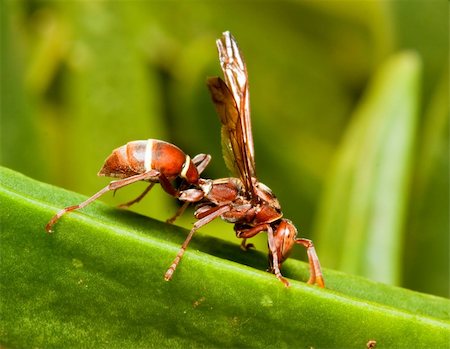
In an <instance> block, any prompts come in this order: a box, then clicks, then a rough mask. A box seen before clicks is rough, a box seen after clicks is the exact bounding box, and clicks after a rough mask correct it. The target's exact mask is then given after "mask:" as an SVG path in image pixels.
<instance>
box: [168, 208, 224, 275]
mask: <svg viewBox="0 0 450 349" xmlns="http://www.w3.org/2000/svg"><path fill="white" fill-rule="evenodd" d="M230 210H231V208H230V207H229V206H228V205H227V206H222V207H220V208H219V209H217V207H214V208H213V209H211V213H209V214H206V215H205V216H204V217H203V218H201V219H199V220H198V221H197V222H195V224H194V226H193V227H192V229H191V231H190V232H189V235H188V236H187V238H186V240H184V242H183V245H181V248H180V250H179V251H178V254H177V256H176V257H175V259H174V260H173V262H172V264H171V265H170V267H169V269H167V271H166V274H165V275H164V279H165V280H166V281H169V280H170V279H172V275H173V273H174V272H175V269H176V268H177V266H178V263H180V260H181V258H182V257H183V254H184V252H185V251H186V248H187V247H188V245H189V242H190V241H191V239H192V237H193V236H194V233H195V232H196V231H197V230H198V229H200V228H201V227H203V226H204V225H206V224H208V223H209V222H211V221H212V220H213V219H214V218H217V217H219V216H220V215H221V214H223V213H225V212H227V211H230Z"/></svg>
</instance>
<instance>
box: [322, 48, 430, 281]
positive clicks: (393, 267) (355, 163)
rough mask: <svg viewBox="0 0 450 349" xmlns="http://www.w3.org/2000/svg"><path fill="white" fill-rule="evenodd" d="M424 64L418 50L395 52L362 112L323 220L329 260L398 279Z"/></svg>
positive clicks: (332, 179) (341, 153)
mask: <svg viewBox="0 0 450 349" xmlns="http://www.w3.org/2000/svg"><path fill="white" fill-rule="evenodd" d="M420 70H421V69H420V60H419V58H418V57H417V55H415V54H414V53H411V52H406V53H402V54H398V55H396V56H394V57H392V58H391V59H390V60H388V61H387V62H386V63H385V65H383V66H382V68H381V69H380V71H379V72H378V74H377V75H376V76H375V78H374V80H373V82H372V83H371V85H370V87H369V89H368V91H367V92H366V94H365V96H364V97H363V99H362V100H361V102H360V105H359V107H358V108H357V110H356V111H355V114H354V116H353V119H352V123H351V124H350V126H349V127H348V130H347V132H346V134H345V135H344V139H343V141H342V144H341V146H340V148H339V149H338V151H337V153H336V158H335V163H334V167H333V168H332V170H331V171H330V176H329V181H328V183H327V188H326V190H325V194H324V199H323V201H322V207H321V211H320V213H319V215H318V219H317V220H318V228H317V232H318V235H317V236H318V239H317V244H318V246H319V251H320V253H321V254H323V255H324V256H325V259H324V262H325V264H327V265H330V266H332V267H334V268H337V269H339V270H343V271H346V272H349V273H355V274H359V275H362V276H366V277H370V278H371V279H375V280H378V281H383V282H387V283H391V284H396V283H398V281H399V277H400V265H401V257H402V250H401V248H402V245H401V241H402V237H403V236H402V232H403V224H404V222H405V216H406V211H407V210H406V208H407V202H408V189H409V184H410V180H411V172H412V171H411V159H412V155H413V150H414V135H415V131H416V122H417V110H418V95H419V76H420Z"/></svg>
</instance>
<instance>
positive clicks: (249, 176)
mask: <svg viewBox="0 0 450 349" xmlns="http://www.w3.org/2000/svg"><path fill="white" fill-rule="evenodd" d="M216 43H217V48H218V51H219V58H220V64H221V67H222V70H223V73H224V77H225V81H224V80H222V79H221V78H219V77H213V78H209V79H208V81H207V85H208V88H209V90H210V93H211V96H212V100H213V102H214V104H215V107H216V111H217V113H218V114H219V118H220V121H221V124H222V149H223V155H224V159H225V163H226V166H227V167H228V169H229V170H230V171H231V172H232V173H233V174H234V175H235V176H236V177H230V178H221V179H215V180H211V179H203V178H200V174H201V173H202V171H203V170H204V169H205V167H206V166H207V165H208V163H209V161H210V159H211V157H210V156H209V155H206V154H199V155H197V156H195V157H194V158H193V159H192V160H191V159H190V157H189V156H188V155H186V154H185V153H184V152H182V151H181V150H180V149H179V148H177V147H176V146H175V145H173V144H170V143H166V142H163V141H159V140H153V139H150V140H148V141H135V142H130V143H128V144H127V145H124V146H122V147H120V148H117V149H116V150H114V152H113V153H112V154H111V155H110V157H109V158H108V159H107V160H106V162H105V164H104V166H103V168H102V169H101V170H100V172H99V175H105V176H112V177H118V178H120V179H119V180H117V181H113V182H111V183H110V184H109V185H108V186H106V187H105V188H103V189H102V190H100V191H99V192H98V193H96V194H94V195H93V196H92V197H90V198H89V199H87V200H86V201H84V202H82V203H81V204H79V205H75V206H70V207H67V208H65V209H62V210H61V211H59V212H58V213H57V214H56V215H55V216H54V217H53V218H52V219H51V220H50V222H49V223H48V224H47V226H46V229H47V231H48V232H50V231H51V228H52V226H53V225H54V224H55V223H56V222H57V221H58V219H59V218H60V217H61V216H62V215H64V214H65V213H67V212H69V211H73V210H76V209H80V208H83V207H85V206H86V205H88V204H89V203H91V202H92V201H94V200H96V199H97V198H98V197H100V196H101V195H103V194H104V193H106V192H107V191H110V190H116V189H119V188H121V187H123V186H126V185H129V184H131V183H134V182H136V181H140V180H144V181H148V182H150V185H149V186H148V188H147V189H146V190H145V191H144V192H143V193H142V194H141V195H140V196H139V197H137V198H136V199H135V200H132V201H130V202H128V203H126V204H125V205H122V206H129V205H131V204H133V203H135V202H137V201H139V200H141V199H142V198H143V197H144V196H145V195H146V194H147V193H148V192H149V191H150V189H151V188H152V186H153V185H154V184H155V183H160V184H161V186H162V187H163V189H164V190H165V191H166V192H167V193H169V194H170V195H172V196H174V197H176V198H178V199H179V200H180V201H183V202H184V204H183V205H182V206H181V208H180V209H179V210H178V212H177V213H176V214H175V215H174V216H173V217H172V218H171V219H169V221H170V222H173V221H174V220H175V219H176V218H177V217H178V216H179V215H181V214H182V213H183V211H184V209H185V208H186V206H187V205H188V204H189V203H197V207H196V211H195V213H194V216H195V217H196V218H197V222H196V223H195V224H194V226H193V227H192V229H191V231H190V232H189V235H188V236H187V238H186V240H185V241H184V243H183V245H182V246H181V249H180V251H179V252H178V254H177V256H176V258H175V259H174V261H173V263H172V264H171V266H170V267H169V269H168V270H167V272H166V274H165V276H164V278H165V279H166V280H170V279H171V278H172V275H173V273H174V271H175V269H176V267H177V265H178V263H179V262H180V260H181V258H182V256H183V254H184V252H185V250H186V248H187V246H188V244H189V242H190V240H191V239H192V237H193V235H194V233H195V232H196V231H197V230H198V229H200V228H201V227H203V226H204V225H206V224H208V223H209V222H211V221H212V220H214V219H215V218H217V217H221V218H222V219H223V220H225V221H226V222H229V223H233V224H234V230H235V232H236V236H237V237H238V238H241V239H242V244H241V246H242V247H243V248H244V249H247V248H248V247H250V246H251V244H246V239H248V238H251V237H253V236H255V235H257V234H259V233H260V232H263V231H265V232H267V234H268V245H269V269H268V270H269V271H270V272H272V273H274V274H275V275H276V277H277V278H278V279H279V280H281V281H282V282H283V283H284V285H286V286H289V282H288V281H287V280H286V279H285V278H284V277H283V276H282V275H281V272H280V268H281V265H282V263H283V262H284V261H285V260H286V258H287V257H288V256H289V253H290V251H291V249H292V247H293V246H294V244H299V245H302V246H304V247H305V248H306V249H307V254H308V260H309V265H310V278H309V280H308V283H310V284H317V285H319V286H320V287H324V280H323V276H322V271H321V268H320V263H319V259H318V257H317V254H316V251H315V249H314V245H313V243H312V242H311V241H310V240H307V239H303V238H297V229H296V228H295V226H294V225H293V224H292V222H291V221H289V220H288V219H285V218H283V214H282V212H281V207H280V204H279V202H278V200H277V198H276V197H275V195H274V194H273V193H272V191H271V190H270V189H269V188H268V187H267V186H266V185H264V184H263V183H261V182H259V181H258V180H257V178H256V171H255V160H254V149H253V148H254V147H253V137H252V132H251V122H250V104H249V92H248V76H247V68H246V66H245V62H244V60H243V58H242V56H241V54H240V52H239V48H238V46H237V43H236V41H235V40H234V38H233V36H232V35H231V34H230V33H229V32H225V33H223V35H222V37H221V38H220V39H219V40H217V41H216ZM176 177H180V178H181V179H182V180H183V181H182V182H181V184H180V185H179V187H178V188H177V187H175V186H174V185H173V184H172V180H173V179H175V178H176Z"/></svg>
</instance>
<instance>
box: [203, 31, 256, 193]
mask: <svg viewBox="0 0 450 349" xmlns="http://www.w3.org/2000/svg"><path fill="white" fill-rule="evenodd" d="M216 43H217V48H218V51H219V59H220V65H221V67H222V70H223V73H224V78H225V82H224V81H223V80H222V79H220V78H210V79H208V88H209V90H210V92H211V95H212V99H213V102H214V104H215V106H216V110H217V113H218V114H219V117H220V121H221V123H222V151H223V155H224V158H225V164H226V165H227V167H228V168H229V169H230V170H231V171H232V172H233V173H234V174H235V175H239V177H240V179H241V181H242V182H243V183H244V186H245V188H246V190H247V192H248V193H249V194H250V195H252V194H253V193H254V188H253V182H252V178H253V177H256V173H255V160H254V146H253V136H252V128H251V121H250V103H249V91H248V75H247V68H246V66H245V62H244V60H243V58H242V56H241V54H240V51H239V48H238V46H237V43H236V41H235V39H234V38H233V36H232V35H231V34H230V32H225V33H223V35H222V37H221V38H220V39H219V40H217V41H216Z"/></svg>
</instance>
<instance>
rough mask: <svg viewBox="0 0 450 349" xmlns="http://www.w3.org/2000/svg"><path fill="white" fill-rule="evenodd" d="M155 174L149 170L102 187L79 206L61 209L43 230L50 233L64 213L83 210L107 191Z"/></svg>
mask: <svg viewBox="0 0 450 349" xmlns="http://www.w3.org/2000/svg"><path fill="white" fill-rule="evenodd" d="M157 174H158V172H157V171H155V170H150V171H147V172H144V173H140V174H137V175H134V176H131V177H128V178H124V179H120V180H118V181H113V182H111V183H109V184H108V185H107V186H106V187H104V188H103V189H102V190H100V191H98V192H97V193H95V194H94V195H92V196H91V197H90V198H89V199H87V200H86V201H83V202H82V203H81V204H78V205H74V206H69V207H66V208H63V209H62V210H60V211H59V212H58V213H57V214H55V215H54V216H53V217H52V219H51V220H50V221H49V222H48V223H47V225H46V226H45V230H47V232H48V233H51V232H52V227H53V225H55V223H56V222H57V221H58V220H59V219H60V218H61V217H62V216H64V215H65V214H66V213H68V212H71V211H75V210H78V209H80V208H83V207H86V206H87V205H89V204H90V203H91V202H93V201H95V200H97V199H98V198H99V197H100V196H102V195H103V194H105V193H107V192H108V191H111V190H117V189H119V188H122V187H125V186H127V185H130V184H132V183H134V182H138V181H142V180H146V179H148V178H151V177H154V176H155V175H157Z"/></svg>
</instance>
